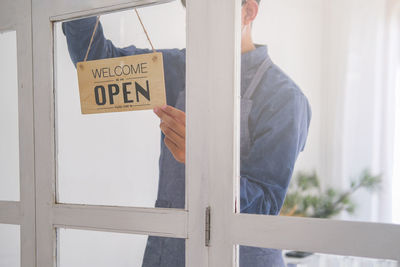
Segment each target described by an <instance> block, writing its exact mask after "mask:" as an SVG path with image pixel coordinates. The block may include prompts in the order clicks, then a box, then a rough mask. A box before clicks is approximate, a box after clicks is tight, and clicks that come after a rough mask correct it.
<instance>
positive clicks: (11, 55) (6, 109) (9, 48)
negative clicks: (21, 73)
mask: <svg viewBox="0 0 400 267" xmlns="http://www.w3.org/2000/svg"><path fill="white" fill-rule="evenodd" d="M0 48H1V49H0V58H1V62H0V80H1V81H2V89H1V90H0V125H1V135H0V136H1V138H0V148H1V149H0V177H1V179H0V200H14V201H18V200H19V139H18V138H19V132H18V78H17V37H16V32H15V31H11V32H5V33H0Z"/></svg>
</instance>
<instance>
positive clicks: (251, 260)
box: [63, 0, 311, 267]
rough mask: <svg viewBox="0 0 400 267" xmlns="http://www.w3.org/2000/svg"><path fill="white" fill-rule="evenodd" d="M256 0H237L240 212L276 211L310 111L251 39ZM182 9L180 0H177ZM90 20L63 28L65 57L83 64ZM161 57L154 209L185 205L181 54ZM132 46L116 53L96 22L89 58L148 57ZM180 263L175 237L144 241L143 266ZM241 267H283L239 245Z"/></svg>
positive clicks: (265, 252)
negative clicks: (162, 100)
mask: <svg viewBox="0 0 400 267" xmlns="http://www.w3.org/2000/svg"><path fill="white" fill-rule="evenodd" d="M259 2H260V0H247V1H246V0H244V1H243V2H242V28H241V32H242V40H241V42H242V70H241V95H242V100H241V177H240V205H241V212H243V213H255V214H271V215H277V214H279V211H280V208H281V206H282V204H283V201H284V198H285V194H286V190H287V187H288V184H289V181H290V178H291V176H292V171H293V168H294V164H295V161H296V159H297V156H298V154H299V153H300V151H302V150H303V148H304V145H305V142H306V138H307V134H308V127H309V123H310V118H311V111H310V107H309V105H308V101H307V99H306V97H305V96H304V95H303V93H302V92H301V91H300V89H299V88H298V87H297V85H296V84H295V83H294V82H293V81H291V79H290V78H289V77H288V76H287V75H285V74H284V73H283V72H282V71H281V70H280V69H279V68H278V67H277V66H276V65H274V64H273V63H272V61H271V60H270V58H269V56H268V53H267V48H266V46H259V45H255V44H254V43H253V41H252V37H251V30H252V22H253V21H254V19H255V18H256V17H257V13H258V4H259ZM182 3H183V4H184V0H182ZM95 21H96V19H95V18H88V19H82V20H76V21H72V22H66V23H63V31H64V34H65V35H66V37H67V42H68V49H69V52H70V55H71V59H72V61H73V62H74V64H76V63H77V62H79V61H82V60H83V58H84V55H85V53H86V50H87V47H88V44H89V40H90V37H91V35H92V32H93V28H94V24H95ZM159 51H160V52H162V53H163V57H164V68H165V70H164V71H165V85H166V92H167V104H168V106H164V107H159V108H155V109H154V112H155V113H156V114H157V116H159V117H160V119H161V124H160V128H161V130H162V132H163V134H162V144H161V155H160V161H159V167H160V177H159V188H158V196H157V201H156V205H155V206H156V207H163V208H184V205H185V203H184V201H185V113H184V111H185V56H186V51H185V50H184V49H183V50H178V49H168V50H159ZM150 52H151V51H150V50H148V49H138V48H136V47H135V46H129V47H126V48H117V47H115V46H114V45H113V44H112V42H111V41H109V40H107V39H105V38H104V35H103V30H102V27H101V25H99V27H98V29H97V31H96V34H95V36H94V40H93V44H92V47H91V50H90V53H89V57H88V58H89V60H92V59H100V58H110V57H120V56H127V55H133V54H143V53H150ZM184 265H185V243H184V240H181V239H173V238H159V237H149V239H148V242H147V246H146V251H145V255H144V260H143V267H155V266H165V267H181V266H184ZM240 265H241V267H258V266H284V264H283V260H282V255H281V252H280V251H277V250H272V249H262V248H250V247H241V249H240Z"/></svg>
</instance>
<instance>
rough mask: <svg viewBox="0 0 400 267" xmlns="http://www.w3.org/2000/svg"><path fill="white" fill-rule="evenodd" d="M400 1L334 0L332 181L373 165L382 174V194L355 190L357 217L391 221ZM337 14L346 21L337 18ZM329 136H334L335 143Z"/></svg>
mask: <svg viewBox="0 0 400 267" xmlns="http://www.w3.org/2000/svg"><path fill="white" fill-rule="evenodd" d="M395 2H398V1H382V0H369V1H365V0H351V1H348V0H347V1H329V2H328V3H327V4H326V12H327V16H326V23H327V25H329V30H328V31H327V32H326V35H327V36H329V37H327V38H326V40H325V46H326V47H327V51H329V55H330V57H327V58H326V59H325V64H326V69H327V70H328V71H327V72H326V73H325V79H324V80H325V81H326V83H327V87H326V94H325V98H324V100H325V102H324V110H323V112H324V113H325V114H327V118H330V119H328V120H327V122H326V127H324V131H326V132H325V135H324V136H325V138H326V142H325V143H326V144H327V150H326V151H325V152H326V153H327V156H326V162H325V165H326V168H325V171H326V172H327V173H326V174H325V176H327V177H329V178H330V179H329V180H330V181H329V184H330V185H333V186H336V187H342V188H347V187H348V186H349V183H350V182H349V180H350V179H354V178H356V177H358V176H359V175H360V173H361V172H362V170H364V169H367V168H368V169H370V170H371V171H372V173H373V174H381V175H382V186H381V190H380V191H379V193H376V194H374V195H372V197H371V194H370V193H369V192H366V191H359V192H357V193H356V194H355V196H354V197H355V201H356V202H357V203H358V207H357V210H356V214H355V216H354V217H349V216H346V215H343V217H342V218H344V219H357V220H365V221H381V222H391V221H392V177H393V176H392V170H393V148H394V142H393V141H394V122H395V116H394V114H395V112H394V108H395V101H394V100H395V98H394V92H395V88H396V87H395V79H394V77H395V73H396V70H397V68H396V66H395V64H396V63H398V62H397V61H396V62H395V61H394V60H393V59H394V58H395V55H394V54H395V53H396V51H395V49H393V48H392V47H393V40H392V39H393V36H392V35H391V34H392V33H393V32H391V31H390V24H391V23H392V19H393V14H392V13H393V7H394V4H395ZM338 17H339V18H340V19H341V21H340V22H338ZM329 140H335V141H336V142H331V141H329Z"/></svg>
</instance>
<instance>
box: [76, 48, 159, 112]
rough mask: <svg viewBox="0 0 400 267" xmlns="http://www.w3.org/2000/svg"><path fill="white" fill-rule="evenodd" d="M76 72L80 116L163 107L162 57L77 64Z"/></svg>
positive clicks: (119, 58) (136, 56) (154, 56)
mask: <svg viewBox="0 0 400 267" xmlns="http://www.w3.org/2000/svg"><path fill="white" fill-rule="evenodd" d="M77 70H78V81H79V94H80V99H81V111H82V114H95V113H105V112H121V111H131V110H143V109H152V108H154V107H156V106H161V105H165V104H166V96H165V81H164V66H163V57H162V53H151V54H143V55H134V56H127V57H118V58H109V59H101V60H91V61H85V62H79V63H78V64H77Z"/></svg>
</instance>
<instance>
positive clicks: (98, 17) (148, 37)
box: [83, 8, 156, 62]
mask: <svg viewBox="0 0 400 267" xmlns="http://www.w3.org/2000/svg"><path fill="white" fill-rule="evenodd" d="M135 12H136V15H137V17H138V19H139V22H140V25H142V28H143V31H144V33H145V34H146V37H147V40H148V41H149V43H150V46H151V49H152V50H153V53H155V52H156V50H155V49H154V46H153V43H152V42H151V40H150V36H149V34H148V33H147V30H146V27H145V26H144V24H143V21H142V19H141V18H140V15H139V12H138V11H137V9H136V8H135ZM99 22H100V16H97V19H96V24H95V25H94V29H93V33H92V37H91V38H90V42H89V46H88V49H87V51H86V55H85V59H84V60H83V61H85V62H86V60H87V58H88V55H89V51H90V48H91V47H92V43H93V39H94V35H95V34H96V30H97V27H98V26H99Z"/></svg>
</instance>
